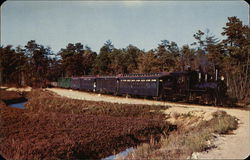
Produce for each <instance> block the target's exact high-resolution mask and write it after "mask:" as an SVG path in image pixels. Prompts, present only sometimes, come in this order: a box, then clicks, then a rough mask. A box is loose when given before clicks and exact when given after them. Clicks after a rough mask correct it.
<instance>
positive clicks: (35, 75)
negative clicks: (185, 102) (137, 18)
mask: <svg viewBox="0 0 250 160" xmlns="http://www.w3.org/2000/svg"><path fill="white" fill-rule="evenodd" d="M221 34H222V35H223V37H224V39H223V40H219V39H218V38H216V37H215V35H213V34H211V33H210V32H209V30H206V31H201V30H198V31H197V33H195V34H194V35H193V37H194V42H193V43H192V44H191V45H184V46H182V47H179V46H178V45H177V43H175V42H173V41H168V40H162V41H160V43H159V44H158V46H157V47H156V48H154V49H151V50H149V51H144V50H141V49H139V48H138V47H136V46H134V45H131V44H130V45H128V46H127V47H125V48H115V47H114V44H113V43H112V42H111V41H110V40H108V41H106V42H105V43H104V45H103V46H102V47H101V48H100V51H99V54H97V53H96V52H94V51H92V50H91V48H90V47H89V46H87V45H83V44H81V43H75V44H73V43H69V44H68V45H67V46H66V47H65V48H62V49H61V50H60V51H59V52H58V53H56V54H54V53H53V52H52V50H51V48H50V47H45V46H43V45H41V44H37V43H36V41H35V40H30V41H29V42H27V44H26V45H25V46H24V47H20V46H17V47H16V48H13V47H12V46H11V45H7V46H5V47H4V46H0V84H1V85H4V84H15V85H19V86H22V85H30V86H38V87H41V86H45V85H46V82H48V81H56V80H57V79H58V78H59V77H72V76H84V75H117V74H128V73H153V72H172V71H183V70H185V69H186V68H187V67H189V68H191V69H193V70H200V71H202V72H208V73H210V74H214V73H215V70H216V69H217V70H219V71H220V75H221V76H223V77H225V82H226V84H227V86H228V95H230V96H231V97H234V98H237V99H238V100H239V101H248V100H249V96H250V91H249V88H250V55H249V26H247V25H244V24H243V23H242V21H241V20H240V19H239V18H237V17H228V21H227V22H226V24H225V26H224V27H223V32H222V33H221Z"/></svg>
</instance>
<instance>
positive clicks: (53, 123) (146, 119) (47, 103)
mask: <svg viewBox="0 0 250 160" xmlns="http://www.w3.org/2000/svg"><path fill="white" fill-rule="evenodd" d="M28 97H29V101H28V103H27V104H26V109H18V108H10V107H7V106H5V105H4V104H2V103H1V107H0V118H1V119H0V122H1V125H0V127H1V128H0V138H1V139H0V140H1V144H0V153H1V155H2V156H3V157H4V158H6V159H100V158H105V157H107V156H110V155H112V154H115V153H119V152H121V151H123V150H125V149H127V148H129V147H133V146H137V145H139V144H141V143H145V142H149V141H150V140H152V139H154V140H159V138H160V137H161V135H163V134H167V133H168V132H169V131H171V130H173V128H174V126H172V125H170V124H168V123H167V122H166V121H164V116H163V115H162V114H161V112H160V110H161V109H166V108H167V107H165V106H148V105H122V104H112V103H106V102H105V103H104V102H91V101H80V100H71V99H65V98H61V97H59V96H56V95H53V94H51V93H50V92H47V91H42V90H36V91H33V92H31V93H30V94H29V95H28ZM46 99H47V100H46Z"/></svg>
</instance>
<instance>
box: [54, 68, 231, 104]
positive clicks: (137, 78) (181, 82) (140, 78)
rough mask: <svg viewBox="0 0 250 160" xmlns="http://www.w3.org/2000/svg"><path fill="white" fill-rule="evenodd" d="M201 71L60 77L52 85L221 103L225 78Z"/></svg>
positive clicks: (101, 91) (224, 88)
mask: <svg viewBox="0 0 250 160" xmlns="http://www.w3.org/2000/svg"><path fill="white" fill-rule="evenodd" d="M217 73H218V72H217V71H216V74H215V76H211V75H208V74H206V73H203V72H198V71H191V70H188V71H181V72H162V73H149V74H119V75H117V76H85V77H73V78H60V79H59V81H58V83H54V85H53V86H58V87H61V88H71V89H77V90H83V91H91V92H97V93H107V94H114V95H130V96H134V97H144V98H153V99H159V100H171V101H186V102H195V103H202V104H213V105H218V104H222V103H223V98H224V97H225V93H226V87H225V84H224V82H223V78H222V79H219V78H218V74H217Z"/></svg>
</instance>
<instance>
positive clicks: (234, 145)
mask: <svg viewBox="0 0 250 160" xmlns="http://www.w3.org/2000/svg"><path fill="white" fill-rule="evenodd" d="M47 90H50V91H53V92H55V93H57V94H59V95H61V96H65V97H68V98H73V99H82V100H92V101H106V102H113V103H129V104H150V105H151V104H154V105H169V106H171V108H170V109H168V110H166V111H165V113H174V112H177V113H188V112H194V113H195V114H196V115H197V116H203V117H204V118H205V119H210V118H211V113H212V112H215V111H217V110H224V111H226V112H227V113H228V114H230V115H232V116H235V117H237V118H238V119H239V120H240V124H239V128H238V129H237V130H235V131H234V133H233V134H232V135H226V136H219V138H218V139H217V141H216V142H215V144H216V145H217V146H218V147H217V148H216V149H212V150H210V151H209V152H202V153H196V154H195V156H193V158H198V159H245V158H246V157H248V156H249V155H250V111H244V110H238V109H227V108H216V107H211V106H200V105H185V104H176V103H171V102H159V101H153V100H144V99H135V98H125V97H114V96H109V95H100V94H94V93H88V92H79V91H73V90H68V89H59V88H50V89H47Z"/></svg>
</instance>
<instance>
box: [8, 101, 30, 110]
mask: <svg viewBox="0 0 250 160" xmlns="http://www.w3.org/2000/svg"><path fill="white" fill-rule="evenodd" d="M25 103H26V102H22V103H15V104H10V105H9V106H10V107H14V108H21V109H24V108H25V106H24V105H25Z"/></svg>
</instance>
